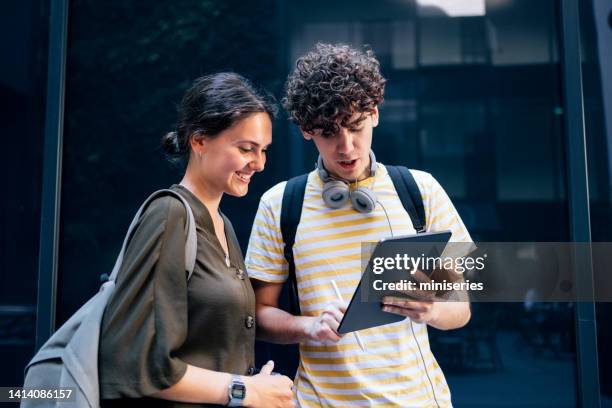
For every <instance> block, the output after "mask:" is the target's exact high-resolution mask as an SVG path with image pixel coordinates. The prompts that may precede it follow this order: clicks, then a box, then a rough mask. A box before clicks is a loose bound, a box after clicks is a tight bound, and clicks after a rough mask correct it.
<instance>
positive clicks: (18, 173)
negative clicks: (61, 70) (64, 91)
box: [0, 0, 48, 386]
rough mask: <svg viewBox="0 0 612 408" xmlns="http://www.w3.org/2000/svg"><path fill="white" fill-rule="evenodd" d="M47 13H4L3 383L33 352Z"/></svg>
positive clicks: (0, 41) (16, 6) (15, 9)
mask: <svg viewBox="0 0 612 408" xmlns="http://www.w3.org/2000/svg"><path fill="white" fill-rule="evenodd" d="M47 18H48V11H47V2H45V1H35V0H28V1H9V2H5V3H3V4H2V13H0V60H1V61H2V63H1V64H0V134H2V136H3V137H2V144H3V146H2V160H0V175H1V177H2V190H3V193H2V200H0V206H1V207H0V225H1V227H0V230H1V231H2V235H1V236H0V248H1V249H0V360H2V367H3V368H2V370H0V384H2V385H3V386H9V385H11V386H16V385H21V384H22V383H23V369H24V367H25V365H26V363H27V362H28V360H29V359H30V358H31V356H32V353H33V351H34V337H35V326H36V319H35V312H36V294H37V293H36V284H37V281H38V248H39V241H38V239H39V231H40V203H41V185H42V174H41V172H42V150H43V142H44V118H45V111H44V109H45V95H46V85H47V84H46V75H47V41H48V32H47V28H48V21H47Z"/></svg>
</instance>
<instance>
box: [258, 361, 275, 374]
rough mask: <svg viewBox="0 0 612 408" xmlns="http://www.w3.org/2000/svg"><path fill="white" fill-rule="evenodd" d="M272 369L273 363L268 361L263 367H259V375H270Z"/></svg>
mask: <svg viewBox="0 0 612 408" xmlns="http://www.w3.org/2000/svg"><path fill="white" fill-rule="evenodd" d="M273 369H274V361H272V360H270V361H268V362H267V363H266V364H264V366H263V367H261V371H260V373H261V374H265V375H270V374H272V370H273Z"/></svg>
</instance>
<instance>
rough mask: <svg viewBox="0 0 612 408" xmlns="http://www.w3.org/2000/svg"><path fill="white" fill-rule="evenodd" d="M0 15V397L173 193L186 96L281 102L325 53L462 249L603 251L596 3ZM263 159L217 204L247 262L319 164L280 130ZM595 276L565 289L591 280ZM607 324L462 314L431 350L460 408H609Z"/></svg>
mask: <svg viewBox="0 0 612 408" xmlns="http://www.w3.org/2000/svg"><path fill="white" fill-rule="evenodd" d="M0 10H1V13H0V61H1V63H0V106H1V109H0V132H1V134H2V142H1V143H2V160H0V166H1V170H2V171H1V172H0V178H1V180H2V190H3V193H2V199H1V200H0V220H1V221H0V223H1V235H0V361H1V362H2V363H1V366H2V369H0V385H2V386H19V385H21V384H22V381H23V368H24V366H25V364H26V363H27V361H28V360H29V359H30V358H31V356H32V355H33V353H34V351H35V349H36V347H37V346H40V345H41V344H42V342H44V340H45V339H46V338H47V337H48V336H49V334H50V333H51V332H52V330H53V329H54V328H56V327H59V325H60V324H61V323H63V322H64V321H65V320H66V319H67V318H68V317H69V316H70V315H71V314H72V313H73V312H74V311H75V310H76V309H77V308H78V307H79V306H80V305H81V304H82V303H84V301H85V300H86V299H88V298H89V297H90V296H92V295H93V294H94V293H95V292H96V291H97V289H98V287H99V284H100V281H99V276H100V274H102V273H105V272H108V271H110V270H111V268H112V265H113V263H114V259H115V256H116V254H117V252H118V250H119V248H120V245H121V241H122V238H123V235H124V233H125V231H126V228H127V226H128V223H129V221H130V220H131V217H132V215H133V213H134V211H135V210H136V209H137V207H138V206H139V205H140V203H141V202H142V200H143V199H144V198H145V197H146V196H147V195H148V194H149V193H150V192H151V191H153V190H155V189H158V188H162V187H166V186H168V185H170V184H172V183H174V182H177V181H178V180H179V176H180V172H181V169H179V168H176V167H172V166H170V165H169V164H168V163H167V162H165V161H164V158H163V155H162V153H161V150H160V148H159V140H160V137H161V136H162V135H163V134H164V133H165V132H167V131H169V130H171V129H172V128H173V125H174V122H175V120H176V109H175V107H176V105H177V103H178V102H179V101H180V98H181V96H182V93H183V92H184V90H185V89H186V88H187V87H188V86H189V84H190V82H191V81H192V80H193V79H195V78H196V77H198V76H200V75H202V74H206V73H212V72H218V71H222V70H232V71H237V72H239V73H241V74H243V75H245V76H247V77H248V78H250V79H252V80H253V81H254V82H256V83H257V84H259V85H261V86H263V87H265V88H267V89H269V90H270V91H272V92H273V93H274V94H275V95H276V96H277V98H279V99H280V97H281V96H282V91H283V83H284V80H285V78H286V76H287V74H288V73H289V71H290V70H291V69H292V67H293V64H294V61H295V59H296V57H297V56H299V55H300V54H302V53H303V52H305V51H306V50H308V49H309V48H311V47H312V46H313V45H314V44H315V43H316V42H319V41H323V42H344V43H349V44H352V45H355V46H361V45H363V44H367V45H369V46H370V47H371V48H372V49H373V50H374V51H375V53H376V55H377V56H378V58H379V60H380V62H381V65H382V71H383V74H384V75H385V76H386V77H387V78H388V84H387V90H386V95H385V101H384V103H383V105H382V106H381V109H380V113H381V122H380V123H381V124H380V126H379V127H378V128H377V129H376V130H375V138H374V150H375V152H376V155H377V157H378V158H379V160H380V161H381V162H383V163H390V164H403V165H407V166H409V167H411V168H418V169H423V170H426V171H428V172H431V173H432V174H433V175H434V176H435V177H436V178H437V179H438V180H439V181H440V182H441V184H442V185H443V186H444V187H445V189H446V190H447V192H448V193H449V195H450V196H451V198H452V199H453V202H454V203H455V204H456V206H457V208H458V210H459V213H460V214H461V216H462V217H463V219H464V221H465V223H466V225H467V227H468V229H469V230H470V232H471V234H472V236H473V238H474V239H475V240H479V241H491V242H492V241H553V242H557V241H559V242H567V241H578V242H588V241H601V242H610V241H612V211H611V200H612V190H611V180H612V2H611V1H610V0H460V1H457V0H456V1H453V0H379V1H377V2H371V1H364V0H352V1H322V0H310V1H307V2H306V1H282V0H260V1H256V2H255V1H254V2H244V1H237V0H223V1H213V0H197V1H195V0H176V1H173V2H171V3H170V2H161V1H159V2H151V1H135V0H132V1H127V0H125V1H112V2H108V1H95V0H72V1H70V2H68V1H62V0H58V1H55V0H20V1H16V0H8V1H4V2H2V4H1V5H0ZM268 157H269V159H268V164H267V166H266V170H265V172H264V173H262V174H260V175H258V176H256V177H254V179H253V181H252V182H251V187H250V191H249V194H248V196H247V197H246V198H243V199H240V201H237V200H236V199H232V198H224V201H223V202H222V208H223V209H224V211H225V213H226V214H228V216H229V217H230V219H231V220H232V221H233V224H234V226H235V229H236V232H237V234H238V237H239V240H240V243H241V245H242V247H243V250H245V249H246V244H247V241H248V236H249V233H250V225H251V223H252V220H253V217H254V215H255V211H256V209H257V204H258V200H259V197H260V196H261V194H262V193H263V192H264V191H265V190H266V189H268V188H269V187H271V186H272V185H274V184H275V183H277V182H278V181H281V180H284V179H287V178H289V177H290V176H293V175H297V174H300V173H303V172H306V171H309V170H310V169H312V167H313V163H314V161H315V159H316V155H315V150H314V148H313V146H312V145H310V144H308V143H305V141H304V140H303V139H302V138H301V137H300V135H299V133H298V131H297V129H296V128H295V127H294V126H293V125H292V124H290V123H289V122H288V121H287V118H286V116H285V115H284V114H281V116H280V118H279V119H278V120H277V122H276V123H275V126H274V143H273V145H272V147H271V149H270V153H269V156H268ZM595 261H596V260H595ZM593 271H594V273H591V269H590V268H586V269H585V270H584V277H579V279H584V280H585V282H587V283H588V282H590V281H592V280H593V275H594V278H595V281H596V280H597V274H599V273H606V271H605V268H602V269H599V268H594V269H593ZM581 273H582V272H581ZM611 316H612V311H611V308H610V306H608V304H606V303H601V304H599V303H595V302H591V303H589V302H584V303H581V304H566V303H564V304H559V303H555V304H545V305H541V307H539V308H537V310H533V309H531V310H527V309H526V308H525V307H524V305H523V304H520V303H499V304H493V303H488V304H476V305H474V313H473V319H472V321H471V323H470V324H469V325H468V326H467V327H466V328H464V329H461V330H458V331H454V332H449V333H447V332H445V333H438V332H436V331H435V330H433V329H432V330H430V332H431V342H432V348H433V349H434V353H435V354H436V355H437V356H438V360H439V362H440V365H441V366H442V367H443V369H444V371H445V373H446V375H447V379H448V381H449V384H450V387H451V390H452V393H453V400H454V404H455V406H456V407H502V406H503V407H514V406H517V407H518V406H529V407H534V408H536V407H537V408H540V407H556V408H558V407H576V406H583V407H595V406H599V405H598V404H599V403H600V401H601V406H612V402H610V401H612V367H610V364H611V363H612V358H611V356H610V351H608V350H607V347H606V346H607V344H609V342H610V340H611V339H612V333H611V328H610V324H609V321H608V320H607V319H609V318H610V317H611ZM598 345H599V347H598ZM267 347H268V346H267V345H264V344H258V351H260V352H265V350H267Z"/></svg>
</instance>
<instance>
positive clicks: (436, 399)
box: [376, 200, 440, 408]
mask: <svg viewBox="0 0 612 408" xmlns="http://www.w3.org/2000/svg"><path fill="white" fill-rule="evenodd" d="M376 202H377V203H378V204H380V208H382V209H383V211H384V213H385V218H386V219H387V224H388V225H389V231H390V232H391V238H393V237H394V234H393V227H392V226H391V219H390V218H389V214H388V213H387V209H386V208H385V206H384V205H383V203H381V202H380V200H376ZM409 320H410V331H411V332H412V337H413V338H414V342H415V343H416V345H417V349H418V350H419V354H420V356H421V361H422V362H423V368H424V369H425V375H426V376H427V380H428V381H429V385H430V386H431V392H432V393H433V397H434V401H435V403H436V406H437V407H438V408H440V403H439V402H438V398H437V397H436V389H435V388H434V385H433V381H432V380H431V377H430V376H429V370H427V363H426V362H425V356H424V355H423V350H421V345H420V344H419V340H418V339H417V336H416V333H415V332H414V326H413V325H412V319H410V318H409Z"/></svg>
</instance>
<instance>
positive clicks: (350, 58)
mask: <svg viewBox="0 0 612 408" xmlns="http://www.w3.org/2000/svg"><path fill="white" fill-rule="evenodd" d="M385 82H386V79H385V78H383V76H382V75H381V73H380V63H379V62H378V60H377V59H376V57H375V56H374V53H373V52H372V50H369V49H366V50H364V51H360V50H356V49H355V48H352V47H350V46H348V45H344V44H322V43H318V44H317V45H316V46H315V47H314V49H313V50H312V51H310V52H308V53H307V54H306V55H304V56H302V57H301V58H299V59H298V60H297V62H296V66H295V70H294V71H293V72H292V73H291V74H290V75H289V77H288V78H287V83H286V85H285V97H284V98H283V100H282V103H283V106H284V108H285V109H286V110H287V113H288V115H289V119H290V120H291V121H292V122H293V123H295V124H296V125H298V126H299V127H300V129H302V130H303V131H304V132H308V133H312V132H317V131H321V135H322V136H324V137H329V136H331V135H334V134H336V133H337V132H338V131H339V130H340V126H342V127H352V126H355V125H357V124H358V123H359V122H360V121H361V120H363V119H364V118H365V116H364V115H361V117H360V118H359V119H358V120H357V121H353V123H349V121H350V118H351V116H352V115H353V114H354V113H357V112H359V113H365V112H368V111H371V110H372V109H374V108H375V107H376V106H378V105H379V104H380V103H381V102H382V100H383V95H384V92H385Z"/></svg>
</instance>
